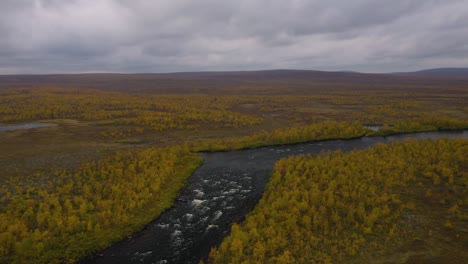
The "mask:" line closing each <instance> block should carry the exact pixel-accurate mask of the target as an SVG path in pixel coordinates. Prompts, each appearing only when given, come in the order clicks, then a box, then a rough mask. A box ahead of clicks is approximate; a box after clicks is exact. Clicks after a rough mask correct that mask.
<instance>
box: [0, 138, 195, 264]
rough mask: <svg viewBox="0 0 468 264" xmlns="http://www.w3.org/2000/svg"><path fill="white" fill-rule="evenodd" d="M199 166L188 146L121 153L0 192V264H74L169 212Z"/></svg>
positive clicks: (10, 183) (10, 184) (14, 181)
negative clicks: (73, 170)
mask: <svg viewBox="0 0 468 264" xmlns="http://www.w3.org/2000/svg"><path fill="white" fill-rule="evenodd" d="M201 162H202V160H201V158H200V157H198V156H197V155H196V154H193V153H191V152H190V151H189V149H188V148H187V147H181V146H174V147H162V148H149V149H145V150H139V151H131V152H119V153H117V154H115V155H113V156H111V157H108V158H104V159H102V160H99V161H96V162H90V163H87V164H84V165H82V166H81V167H80V168H79V170H77V171H75V172H70V171H57V170H56V171H54V172H52V173H37V174H36V175H35V176H33V177H29V178H28V182H24V181H22V180H18V179H19V177H18V178H17V177H10V178H9V179H7V180H4V181H3V182H2V183H3V184H2V186H1V187H0V197H1V198H0V263H72V262H74V261H77V260H78V259H79V258H81V257H84V256H87V255H89V254H90V253H92V252H94V251H96V250H99V249H102V248H104V247H106V246H109V245H110V244H111V243H112V242H114V241H117V240H120V239H122V238H123V237H124V236H126V235H129V234H130V233H132V232H134V231H136V230H138V229H139V228H141V227H142V226H143V225H145V224H147V223H148V222H150V221H151V220H152V219H154V218H155V217H156V216H158V215H159V214H160V213H161V212H162V211H163V210H164V209H166V208H168V207H169V206H171V204H172V201H173V199H174V198H175V197H176V195H177V192H178V190H179V189H180V188H181V187H182V186H183V185H184V183H185V180H186V179H187V178H188V177H189V176H190V175H191V173H192V172H193V171H194V170H195V169H196V168H197V167H198V166H199V165H200V164H201Z"/></svg>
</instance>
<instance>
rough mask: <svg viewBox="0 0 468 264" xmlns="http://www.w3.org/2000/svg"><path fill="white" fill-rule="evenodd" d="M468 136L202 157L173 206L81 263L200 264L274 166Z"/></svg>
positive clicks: (246, 208) (437, 134)
mask: <svg viewBox="0 0 468 264" xmlns="http://www.w3.org/2000/svg"><path fill="white" fill-rule="evenodd" d="M441 137H446V138H468V131H459V132H426V133H414V134H403V135H394V136H387V137H362V138H357V139H349V140H327V141H319V142H313V143H303V144H295V145H282V146H273V147H261V148H256V149H249V150H239V151H229V152H214V153H201V154H200V155H201V156H203V158H204V159H205V162H204V164H203V165H202V166H201V167H200V168H199V169H197V170H196V171H195V173H194V174H193V175H192V176H191V177H190V179H189V184H188V185H187V186H186V187H185V188H184V189H182V190H181V192H180V194H179V197H178V198H177V200H176V202H175V205H174V207H172V208H170V209H169V210H167V211H165V212H164V213H162V214H161V216H160V217H159V218H157V219H155V220H154V221H153V222H151V223H150V224H148V225H147V226H146V227H145V228H144V229H143V230H142V231H140V232H137V233H135V234H133V235H132V236H131V237H129V238H127V239H125V240H123V241H120V242H118V243H116V244H114V245H113V246H111V247H109V248H107V249H105V250H103V251H102V252H99V253H98V254H96V255H95V256H93V257H91V258H89V259H86V260H84V261H82V263H106V264H108V263H157V264H163V263H184V264H185V263H198V262H199V260H200V259H201V258H204V257H206V256H207V254H208V252H209V250H210V248H211V247H213V246H217V245H219V244H220V242H221V241H222V239H223V238H224V237H225V236H226V235H227V234H228V233H229V230H230V226H231V224H232V223H233V222H239V221H242V220H243V219H244V217H245V215H246V214H247V213H249V212H250V211H251V210H252V209H253V208H254V207H255V205H256V204H257V202H258V201H259V199H260V197H261V196H262V193H263V191H264V188H265V185H266V183H267V182H268V178H269V177H270V174H271V173H272V169H273V165H274V163H275V162H276V161H277V160H278V159H281V158H284V157H288V156H291V155H298V154H313V155H316V154H319V153H320V152H322V151H333V150H342V151H345V152H346V151H350V150H353V149H364V148H368V147H370V146H372V145H375V144H377V143H389V142H393V141H399V140H403V139H406V138H420V139H425V138H432V139H435V138H441Z"/></svg>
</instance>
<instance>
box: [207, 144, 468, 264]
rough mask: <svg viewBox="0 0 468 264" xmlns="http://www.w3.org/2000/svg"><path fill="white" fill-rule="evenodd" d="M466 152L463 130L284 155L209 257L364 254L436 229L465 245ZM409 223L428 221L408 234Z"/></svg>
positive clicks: (322, 259)
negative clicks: (451, 135) (459, 134)
mask: <svg viewBox="0 0 468 264" xmlns="http://www.w3.org/2000/svg"><path fill="white" fill-rule="evenodd" d="M467 152H468V140H466V139H451V140H448V139H440V140H436V141H433V140H420V141H417V140H408V141H405V142H399V143H392V144H389V145H377V146H375V147H372V148H370V149H367V150H361V151H353V152H351V153H348V154H343V153H342V152H334V153H329V154H326V155H324V156H318V157H312V156H309V155H308V156H295V157H289V158H286V159H282V160H280V161H278V162H277V163H276V165H275V168H274V173H273V175H272V177H271V179H270V181H269V183H268V185H267V188H266V191H265V193H264V195H263V197H262V199H261V200H260V202H259V204H258V205H257V206H256V208H255V209H254V211H253V212H252V213H250V214H249V215H248V216H247V218H246V220H245V221H244V222H243V223H241V224H234V225H233V226H232V229H231V233H230V235H229V236H228V237H226V238H225V239H224V241H223V243H222V244H221V245H220V246H219V247H218V248H215V249H212V251H211V253H210V257H209V260H208V262H209V263H343V262H352V261H353V260H354V261H355V262H354V263H366V262H369V261H370V260H369V259H366V254H365V251H366V250H367V251H371V252H375V251H376V250H378V249H382V248H385V250H386V251H388V250H390V248H391V246H390V245H392V243H397V242H398V241H399V240H398V239H399V237H401V236H407V237H405V240H408V241H411V239H412V238H421V237H423V238H425V237H431V236H435V232H436V231H435V230H441V231H440V232H445V231H447V232H448V233H444V234H443V235H444V236H443V237H442V238H438V237H435V238H434V239H436V240H437V243H440V241H447V240H448V241H451V242H448V243H449V244H450V246H448V247H449V248H451V249H454V250H458V252H464V249H463V242H462V240H460V239H459V236H460V232H461V233H463V232H462V231H463V228H464V227H465V226H466V222H464V221H466V219H467V217H468V214H467V213H466V212H467V210H468V206H467V201H466V184H467V181H468V175H467V174H466V164H468V157H467V155H466V153H467ZM404 212H405V213H404ZM418 213H419V214H426V215H425V216H423V217H421V218H418V216H419V215H418ZM431 213H434V214H436V215H430V216H429V217H428V216H427V214H431ZM415 223H428V224H427V225H429V226H424V227H423V228H421V230H422V231H421V232H423V233H421V234H420V233H414V232H415V229H416V227H415V226H414V225H415ZM431 225H432V226H431ZM433 230H434V234H433ZM453 230H455V231H453ZM452 231H453V232H452ZM412 232H413V233H412ZM411 236H413V237H411ZM451 239H453V240H451ZM395 241H397V242H395ZM457 245H458V246H457ZM396 248H397V249H396V250H398V251H401V250H402V248H401V245H400V246H398V247H396ZM458 254H463V253H458ZM456 255H457V254H455V257H457V256H456ZM359 257H361V259H360V260H359V259H358V260H356V258H359Z"/></svg>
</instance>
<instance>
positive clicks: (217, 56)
mask: <svg viewBox="0 0 468 264" xmlns="http://www.w3.org/2000/svg"><path fill="white" fill-rule="evenodd" d="M0 36H1V38H0V74H11V73H54V72H172V71H202V70H252V69H275V68H293V69H319V70H356V71H366V72H386V71H406V70H416V69H422V68H431V67H467V66H468V2H467V1H466V0H393V1H375V0H328V1H321V0H290V1H284V0H236V1H234V0H232V1H230V0H229V1H219V0H197V1H193V0H151V1H150V0H67V1H63V0H2V1H1V2H0Z"/></svg>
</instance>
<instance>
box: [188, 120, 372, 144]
mask: <svg viewBox="0 0 468 264" xmlns="http://www.w3.org/2000/svg"><path fill="white" fill-rule="evenodd" d="M369 132H370V130H368V129H366V128H364V127H363V126H362V125H361V124H359V123H356V122H355V123H347V122H335V121H325V122H320V123H314V124H309V125H303V126H297V127H291V128H281V129H276V130H272V131H261V132H259V133H256V134H253V135H251V136H245V137H242V138H239V139H231V140H217V141H200V142H195V143H192V145H191V148H192V149H193V150H194V151H219V150H233V149H244V148H255V147H260V146H268V145H280V144H293V143H300V142H307V141H314V140H324V139H337V138H353V137H360V136H364V135H366V133H369Z"/></svg>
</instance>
